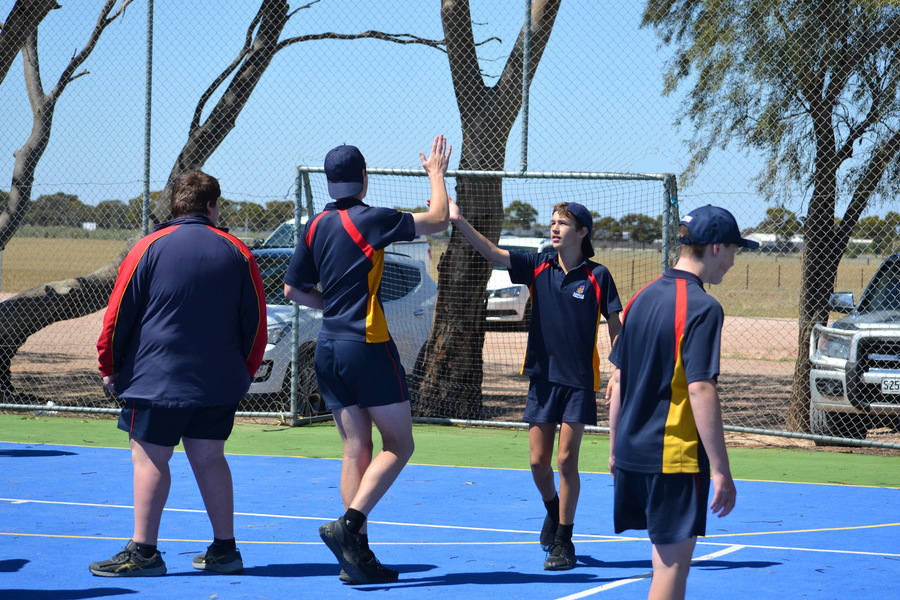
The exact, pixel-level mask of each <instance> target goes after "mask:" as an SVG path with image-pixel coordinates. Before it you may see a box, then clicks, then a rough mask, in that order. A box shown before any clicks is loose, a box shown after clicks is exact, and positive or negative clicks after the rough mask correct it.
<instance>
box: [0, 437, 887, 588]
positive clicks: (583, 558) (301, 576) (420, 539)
mask: <svg viewBox="0 0 900 600" xmlns="http://www.w3.org/2000/svg"><path fill="white" fill-rule="evenodd" d="M230 463H231V467H232V471H233V473H234V481H235V495H236V497H235V508H236V510H237V511H238V514H237V515H236V517H235V525H236V529H237V539H238V546H239V547H240V549H241V552H242V554H243V556H244V565H245V570H244V572H243V573H241V574H238V575H216V574H212V573H207V572H203V571H197V570H195V569H193V568H192V567H191V558H192V557H193V556H194V555H195V554H198V553H201V552H203V551H204V550H205V549H206V545H207V544H208V543H209V540H210V536H211V530H210V527H209V523H208V521H207V518H206V513H205V512H204V509H203V505H202V501H201V499H200V494H199V492H198V491H197V488H196V484H195V483H194V480H193V477H192V475H191V473H190V467H189V466H188V463H187V459H186V458H185V456H184V454H183V453H180V452H176V454H175V456H174V457H173V459H172V463H171V466H172V478H173V484H172V491H171V494H170V496H169V502H168V505H167V510H166V512H165V513H164V515H163V523H162V529H161V532H160V543H159V547H160V550H161V551H163V552H164V556H163V558H164V559H165V561H166V565H167V566H168V569H169V574H168V575H166V576H164V577H158V578H102V577H95V576H93V575H91V573H90V572H89V571H88V568H87V567H88V564H89V563H90V562H92V561H96V560H105V559H107V558H109V557H111V556H112V555H113V554H115V553H116V552H118V551H119V550H120V549H121V548H122V547H124V545H125V543H126V541H127V540H128V539H129V537H130V536H131V528H132V509H131V504H132V497H131V494H132V489H131V460H130V453H129V451H128V450H122V449H108V448H93V447H76V446H57V445H49V444H13V443H0V473H2V475H0V479H2V484H0V523H2V524H0V599H3V600H80V599H87V598H123V599H128V598H134V599H174V598H188V599H193V598H198V599H216V600H229V599H241V598H248V599H282V598H290V599H295V598H338V597H341V598H388V597H389V598H391V599H392V600H393V599H399V600H404V599H420V598H429V599H431V600H441V599H444V598H493V599H499V598H529V599H545V598H548V599H549V598H553V599H575V598H596V599H602V600H612V599H617V600H618V599H626V598H628V599H632V598H646V595H647V590H648V588H649V574H650V543H649V541H648V540H647V539H646V538H644V537H642V536H641V532H628V533H629V534H630V535H619V536H617V535H614V534H613V530H612V515H611V501H612V479H611V477H610V476H609V475H607V474H603V473H584V474H583V475H582V493H581V500H580V504H579V507H578V517H577V519H576V523H575V533H576V536H575V539H574V541H575V547H576V552H577V554H578V559H579V565H578V567H577V568H576V569H574V570H571V571H562V572H549V571H544V570H543V560H544V553H543V552H542V551H541V549H540V546H539V545H538V532H539V530H540V527H541V524H542V522H543V514H544V508H543V505H542V504H541V502H540V498H538V497H537V493H536V491H535V489H534V485H533V483H532V481H531V474H530V472H529V471H527V470H506V469H475V468H462V467H438V466H427V465H410V466H408V467H407V469H406V470H405V471H404V472H403V473H402V474H401V476H400V478H399V480H398V481H397V483H396V484H395V485H394V487H393V488H392V489H391V490H390V492H389V493H388V495H387V496H386V497H385V498H384V499H383V501H382V502H381V504H379V506H378V507H377V508H376V510H375V512H374V513H373V514H372V515H371V516H370V519H371V520H370V526H369V529H370V537H371V541H372V543H373V549H374V550H375V552H376V553H377V554H378V556H379V558H380V559H381V561H382V562H383V563H384V564H386V565H389V566H391V567H393V568H396V569H399V570H400V581H398V582H397V583H394V584H387V585H358V586H354V585H347V584H343V583H341V582H340V581H339V580H338V573H339V571H340V567H339V566H338V564H337V562H336V561H335V559H334V557H333V556H332V554H331V553H330V552H329V551H328V549H327V548H326V547H325V545H324V544H323V543H322V542H321V541H320V539H319V536H318V532H317V530H318V527H319V525H321V524H322V523H324V522H325V521H330V520H332V519H334V518H336V517H337V516H338V515H339V514H340V513H341V512H342V511H341V509H340V507H341V501H340V495H339V493H338V476H339V472H340V461H337V460H326V459H308V458H295V457H287V456H284V457H268V456H247V455H231V456H230ZM737 485H738V504H737V507H736V508H735V510H734V512H732V514H730V515H729V516H727V517H725V518H723V519H719V518H717V517H711V518H710V521H709V525H708V529H707V532H708V535H707V537H705V538H701V539H700V541H699V543H698V545H697V549H696V551H695V553H694V557H695V563H694V567H693V569H692V571H691V576H690V578H689V580H688V597H690V598H728V599H729V600H741V599H753V600H760V599H764V598H779V599H783V598H811V599H838V598H840V599H849V598H865V599H867V600H882V599H888V598H900V490H898V489H882V488H864V487H848V486H837V485H810V484H793V483H772V482H762V481H738V483H737Z"/></svg>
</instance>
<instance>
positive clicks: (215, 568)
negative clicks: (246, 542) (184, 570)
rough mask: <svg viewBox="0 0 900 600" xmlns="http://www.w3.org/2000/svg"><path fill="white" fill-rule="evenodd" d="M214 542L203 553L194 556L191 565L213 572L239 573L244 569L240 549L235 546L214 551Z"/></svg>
mask: <svg viewBox="0 0 900 600" xmlns="http://www.w3.org/2000/svg"><path fill="white" fill-rule="evenodd" d="M214 545H215V544H210V545H209V547H208V548H207V549H206V552H205V553H204V554H200V555H198V556H195V557H194V560H192V561H191V566H193V567H194V568H195V569H200V570H201V571H212V572H213V573H226V574H228V573H240V572H241V571H243V570H244V560H243V559H242V558H241V551H240V550H238V549H237V548H235V549H234V550H229V551H228V552H224V553H222V554H219V553H217V552H214V548H213V546H214Z"/></svg>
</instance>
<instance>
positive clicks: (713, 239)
mask: <svg viewBox="0 0 900 600" xmlns="http://www.w3.org/2000/svg"><path fill="white" fill-rule="evenodd" d="M681 224H682V225H684V226H685V227H687V228H688V232H689V233H690V235H688V236H687V237H680V238H678V241H679V242H681V243H682V244H735V245H736V246H740V247H742V248H748V249H750V250H752V249H754V248H759V242H754V241H753V240H748V239H746V238H743V237H741V229H740V228H739V227H738V224H737V220H735V218H734V215H732V214H731V213H730V212H728V211H727V210H725V209H724V208H721V207H719V206H713V205H712V204H707V205H706V206H701V207H700V208H695V209H694V210H692V211H691V212H689V213H688V214H686V215H685V216H684V217H682V218H681Z"/></svg>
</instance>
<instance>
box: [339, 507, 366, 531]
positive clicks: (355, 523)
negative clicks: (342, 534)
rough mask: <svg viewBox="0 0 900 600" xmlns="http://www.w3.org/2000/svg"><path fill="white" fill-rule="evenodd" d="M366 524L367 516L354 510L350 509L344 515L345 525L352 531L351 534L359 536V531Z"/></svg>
mask: <svg viewBox="0 0 900 600" xmlns="http://www.w3.org/2000/svg"><path fill="white" fill-rule="evenodd" d="M365 524H366V515H364V514H362V513H361V512H359V511H358V510H356V509H354V508H348V509H347V512H346V513H344V525H346V526H347V529H349V530H350V533H352V534H354V535H359V530H360V529H362V526H363V525H365Z"/></svg>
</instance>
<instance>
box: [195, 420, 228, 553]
mask: <svg viewBox="0 0 900 600" xmlns="http://www.w3.org/2000/svg"><path fill="white" fill-rule="evenodd" d="M182 443H183V444H184V450H185V452H186V453H187V457H188V460H189V461H190V463H191V469H192V470H193V471H194V478H195V479H196V480H197V487H199V488H200V495H201V496H202V497H203V505H204V506H206V514H207V515H209V522H210V523H211V524H212V529H213V536H214V537H217V538H219V539H222V540H230V539H232V538H233V537H234V487H233V483H232V479H231V468H230V467H229V466H228V461H227V460H226V458H225V440H201V439H197V438H187V437H186V438H183V440H182Z"/></svg>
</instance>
